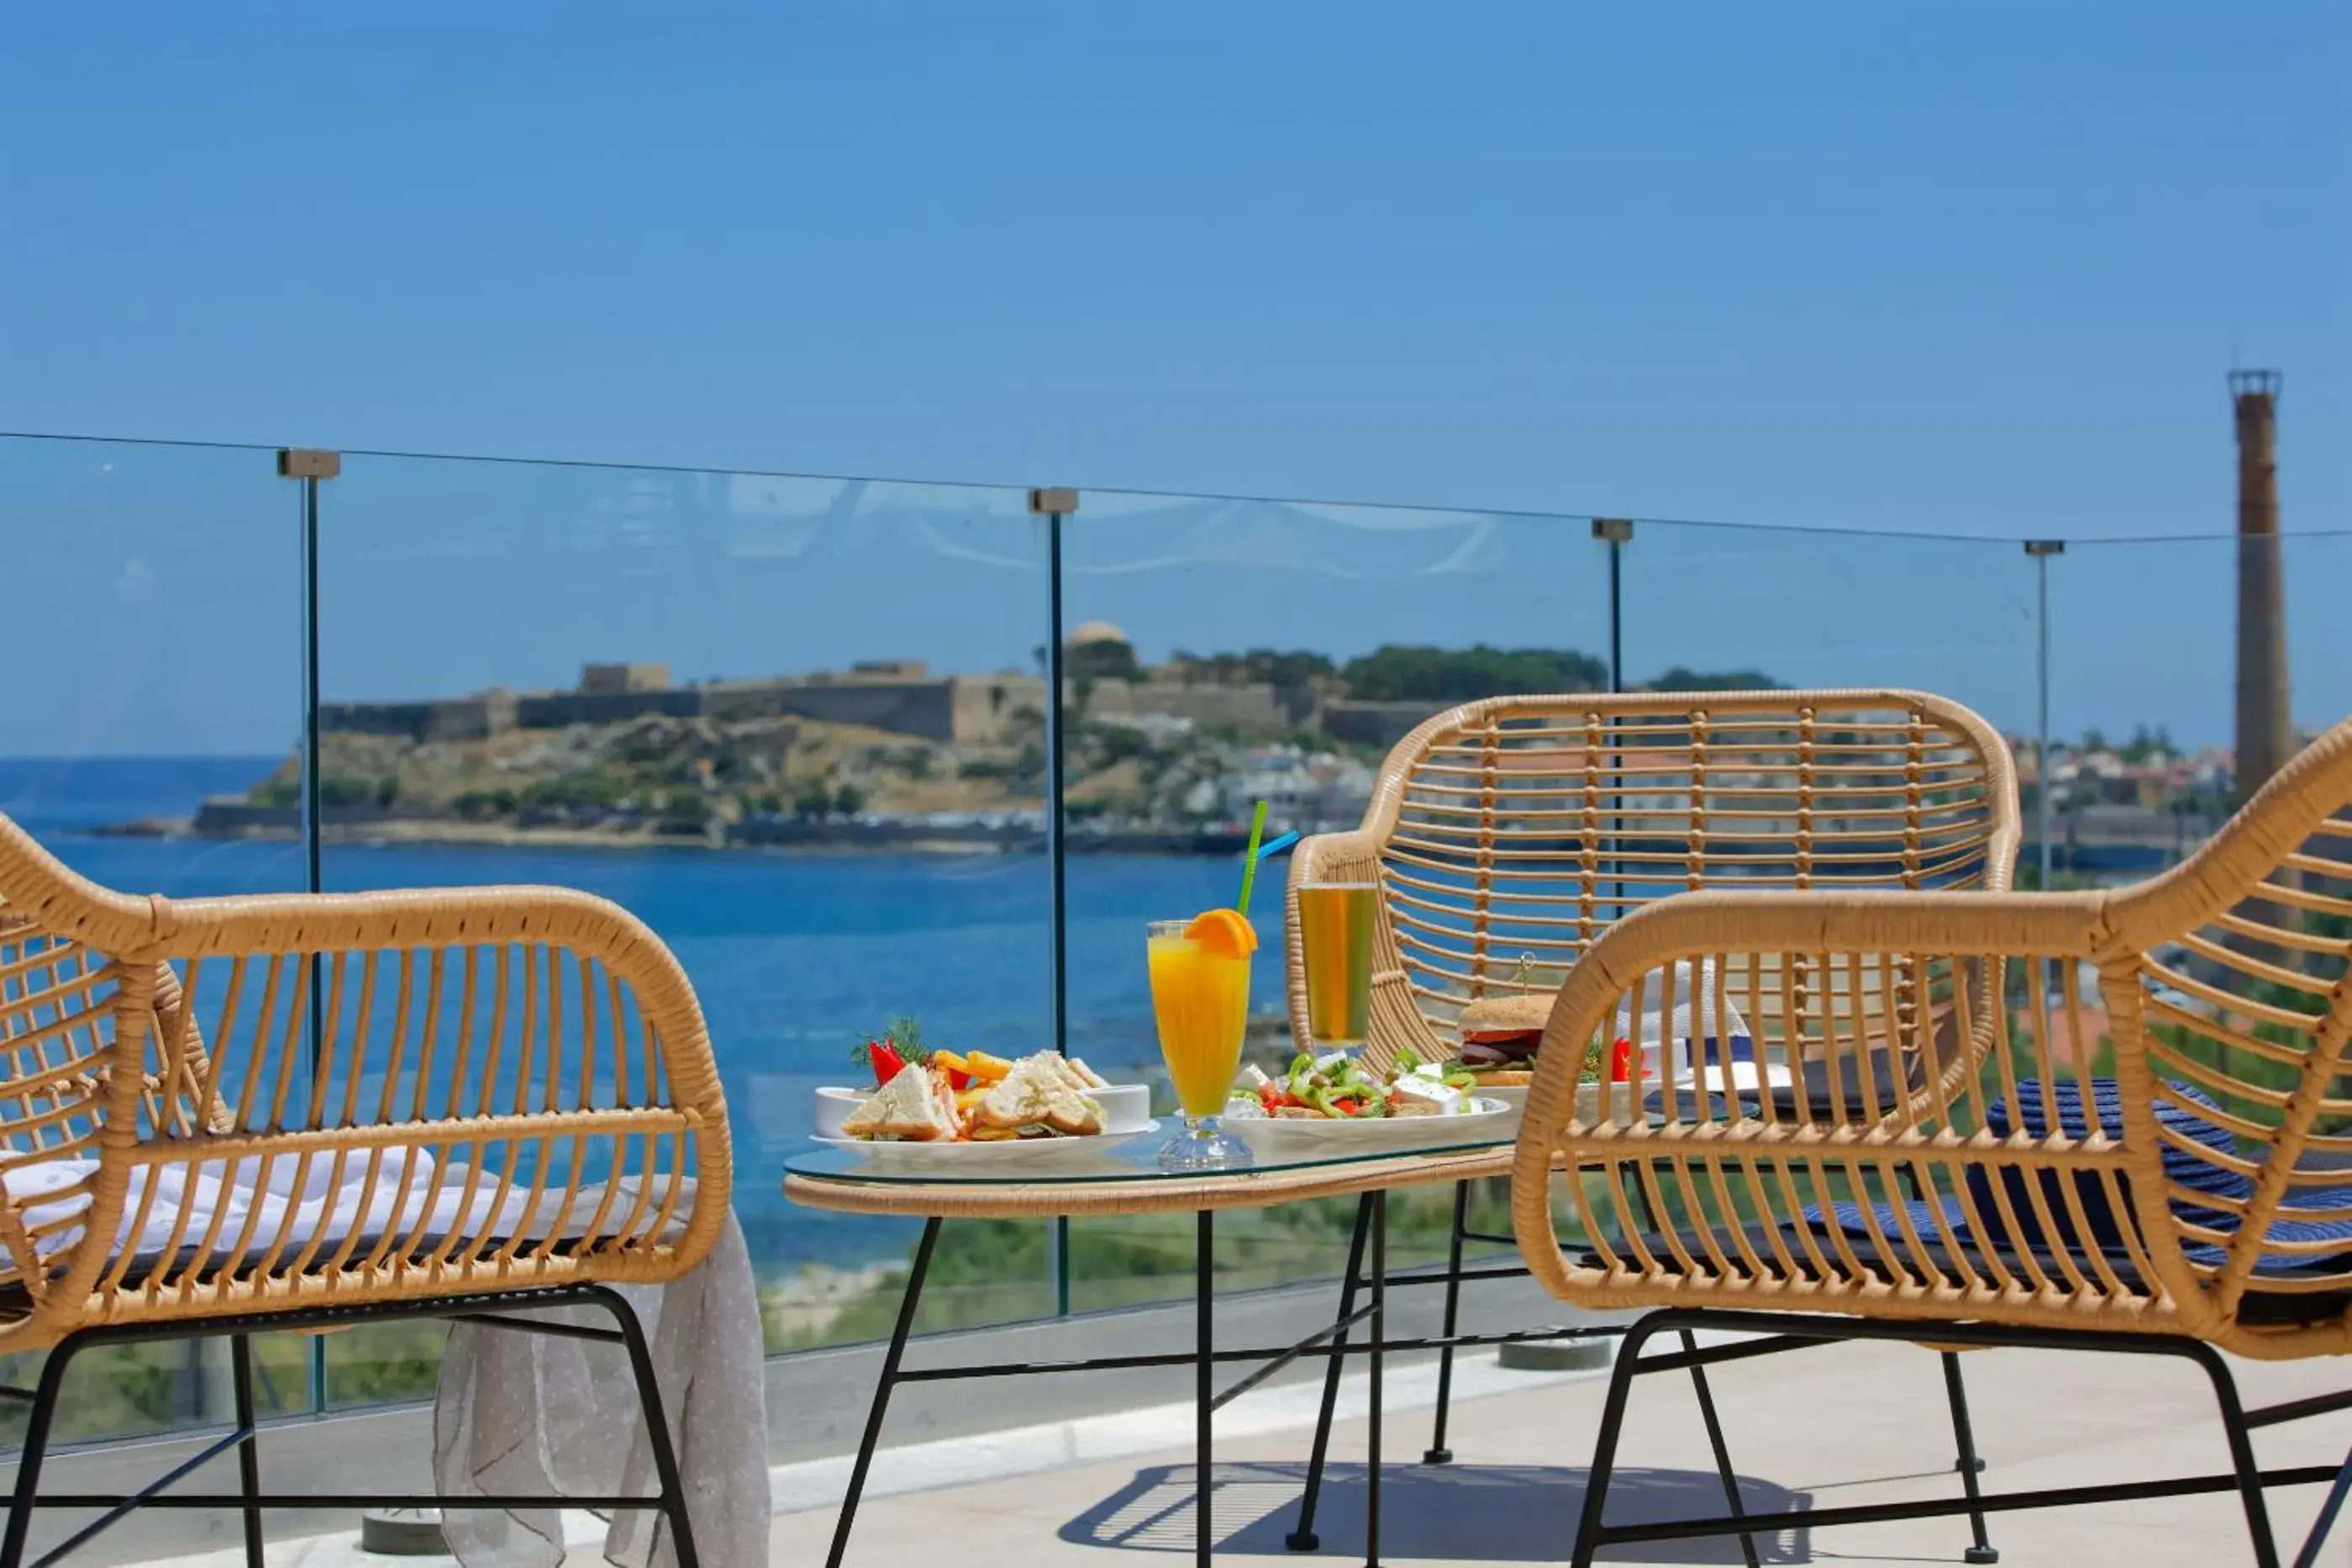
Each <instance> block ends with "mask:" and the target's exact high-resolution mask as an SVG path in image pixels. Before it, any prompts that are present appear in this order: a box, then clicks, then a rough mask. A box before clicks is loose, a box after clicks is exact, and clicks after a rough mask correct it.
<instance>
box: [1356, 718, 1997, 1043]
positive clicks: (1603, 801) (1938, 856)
mask: <svg viewBox="0 0 2352 1568" xmlns="http://www.w3.org/2000/svg"><path fill="white" fill-rule="evenodd" d="M1364 834H1365V836H1366V837H1369V838H1370V840H1372V842H1373V844H1374V846H1375V847H1376V850H1377V855H1378V869H1379V878H1380V882H1381V893H1382V915H1383V923H1382V930H1381V944H1382V948H1383V952H1382V954H1381V962H1379V963H1376V968H1377V969H1378V971H1379V975H1378V978H1377V980H1376V984H1377V985H1378V986H1380V987H1381V989H1382V990H1384V991H1385V992H1387V993H1388V995H1387V997H1386V998H1384V1000H1386V1002H1387V1003H1388V1005H1386V1006H1380V1005H1376V1007H1375V1034H1376V1037H1375V1039H1374V1040H1373V1041H1372V1042H1371V1043H1370V1047H1369V1048H1370V1050H1371V1051H1372V1053H1373V1054H1374V1055H1376V1056H1384V1055H1387V1054H1390V1053H1392V1052H1393V1051H1394V1049H1395V1048H1396V1047H1398V1046H1399V1045H1400V1044H1411V1045H1412V1046H1413V1047H1414V1048H1415V1049H1416V1050H1418V1051H1420V1052H1421V1054H1423V1055H1424V1056H1426V1055H1429V1054H1430V1053H1431V1052H1432V1051H1433V1050H1434V1051H1439V1052H1444V1051H1450V1050H1451V1049H1452V1048H1453V1047H1454V1017H1455V1016H1456V1014H1457V1013H1458V1011H1459V1009H1460V1008H1461V1006H1462V1005H1463V1004H1465V1003H1466V1002H1469V1001H1473V1000H1475V999H1477V998H1479V997H1482V996H1488V995H1494V994H1504V993H1508V992H1511V991H1515V990H1538V991H1551V990H1555V989H1557V988H1558V987H1559V984H1560V983H1561V980H1562V978H1563V977H1564V976H1565V974H1566V973H1567V972H1568V971H1569V969H1570V967H1571V966H1572V965H1573V964H1574V963H1575V962H1576V960H1577V959H1578V958H1579V957H1580V955H1581V954H1582V953H1583V952H1585V951H1586V950H1587V949H1589V948H1590V947H1591V944H1592V943H1593V942H1594V941H1595V940H1597V939H1598V938H1599V937H1600V936H1601V933H1602V932H1604V931H1607V930H1608V929H1609V927H1610V926H1611V925H1612V923H1613V922H1615V921H1618V920H1620V919H1622V918H1623V916H1625V915H1626V914H1628V913H1630V912H1632V911H1633V910H1638V909H1641V908H1643V907H1644V906H1646V905H1648V904H1650V903H1652V902H1654V901H1655V900H1659V899H1662V898H1665V897H1668V896H1671V895H1673V894H1675V893H1680V892H1685V891H1690V890H1693V889H1706V888H1819V889H1856V888H1916V889H1963V888H1994V889H2000V888H2005V887H2007V886H2008V883H2009V876H2010V870H2011V864H2012V862H2013V861H2014V858H2015V856H2016V850H2017V835H2018V815H2017V797H2016V785H2015V782H2014V777H2013V773H2012V770H2011V763H2010V757H2009V752H2008V748H2007V747H2006V746H2005V745H2003V744H2002V742H2001V741H2000V737H1999V736H1998V735H1997V734H1995V733H1994V732H1993V731H1992V730H1991V728H1990V726H1989V725H1987V724H1986V723H1985V722H1984V721H1983V720H1981V719H1979V717H1977V715H1975V714H1974V713H1972V712H1970V711H1969V710H1967V709H1966V708H1963V707H1961V706H1960V705H1958V703H1954V702H1949V701H1947V700H1944V699H1941V698H1937V697H1933V696H1930V695H1927V694H1926V693H1924V692H1913V691H1896V690H1835V691H1831V690H1816V691H1738V692H1699V693H1682V694H1668V693H1633V694H1628V695H1622V696H1595V695H1583V696H1553V697H1505V698H1494V699H1491V700H1486V701H1483V702H1474V703H1469V704H1466V705H1465V706H1463V707H1460V708H1456V709H1454V710H1450V711H1448V712H1445V713H1441V714H1439V715H1437V716H1436V717H1435V718H1433V719H1432V720H1430V721H1428V722H1427V723H1425V724H1423V725H1422V726H1421V727H1420V728H1419V729H1418V730H1416V731H1414V732H1413V733H1412V735H1410V736H1408V737H1407V738H1406V739H1405V740H1404V741H1402V742H1400V743H1399V744H1398V746H1397V747H1396V749H1395V750H1394V752H1391V755H1390V757H1389V760H1388V763H1387V765H1386V766H1385V767H1384V768H1383V770H1382V772H1381V777H1380V781H1379V784H1378V785H1377V787H1376V789H1375V792H1374V795H1373V798H1372V803H1371V806H1370V810H1369V812H1368V813H1367V815H1366V818H1365V823H1364ZM1790 983H1791V984H1800V983H1801V976H1797V975H1791V976H1790ZM1779 991H1780V983H1779V981H1778V980H1777V979H1776V981H1775V985H1774V996H1775V997H1776V998H1777V996H1778V994H1779ZM1408 999H1409V1007H1408V1006H1406V1005H1399V1004H1401V1003H1406V1002H1407V1001H1408ZM1735 1005H1737V1004H1735ZM1773 1005H1778V1003H1777V1000H1776V1001H1775V1002H1774V1004H1773ZM1414 1015H1417V1016H1418V1018H1419V1021H1420V1025H1421V1026H1422V1029H1423V1031H1424V1037H1423V1038H1421V1039H1411V1038H1400V1037H1399V1036H1401V1035H1403V1034H1405V1033H1406V1032H1407V1030H1409V1028H1410V1026H1403V1027H1400V1026H1399V1024H1398V1021H1399V1020H1401V1019H1403V1018H1408V1017H1411V1016H1414ZM1383 1023H1385V1024H1386V1028H1385V1029H1383V1028H1382V1025H1383Z"/></svg>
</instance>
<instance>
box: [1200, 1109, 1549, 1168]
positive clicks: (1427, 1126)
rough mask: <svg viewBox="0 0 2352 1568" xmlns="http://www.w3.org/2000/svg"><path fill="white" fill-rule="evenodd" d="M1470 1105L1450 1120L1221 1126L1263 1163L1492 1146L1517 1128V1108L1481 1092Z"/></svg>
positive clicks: (1340, 1119) (1235, 1121)
mask: <svg viewBox="0 0 2352 1568" xmlns="http://www.w3.org/2000/svg"><path fill="white" fill-rule="evenodd" d="M1470 1105H1471V1109H1470V1110H1467V1111H1465V1112H1462V1113H1461V1114H1459V1115H1454V1116H1369V1117H1354V1116H1318V1117H1316V1118H1315V1119H1314V1120H1313V1121H1308V1120H1307V1118H1305V1117H1303V1116H1240V1117H1227V1118H1226V1119H1225V1120H1224V1121H1223V1127H1224V1130H1225V1131H1228V1132H1231V1133H1233V1134H1234V1136H1235V1137H1237V1138H1239V1139H1241V1140H1242V1142H1244V1143H1247V1144H1248V1145H1249V1146H1250V1148H1251V1149H1252V1150H1253V1151H1255V1152H1257V1153H1258V1154H1261V1155H1263V1156H1265V1158H1267V1159H1276V1158H1281V1159H1290V1160H1307V1159H1313V1158H1315V1157H1316V1156H1317V1155H1321V1154H1346V1153H1349V1152H1354V1151H1357V1150H1361V1149H1380V1150H1391V1149H1393V1150H1396V1151H1398V1152H1403V1151H1405V1150H1409V1149H1436V1148H1444V1147H1447V1146H1450V1145H1453V1144H1457V1143H1484V1142H1496V1141H1499V1140H1501V1139H1504V1138H1507V1137H1509V1136H1510V1135H1511V1131H1512V1129H1513V1128H1515V1127H1516V1126H1517V1124H1518V1117H1519V1108H1518V1107H1514V1106H1509V1105H1506V1104H1504V1103H1503V1102H1502V1101H1501V1100H1494V1099H1490V1098H1488V1097H1487V1096H1486V1095H1483V1094H1482V1095H1480V1096H1478V1097H1477V1098H1475V1099H1474V1100H1471V1102H1470Z"/></svg>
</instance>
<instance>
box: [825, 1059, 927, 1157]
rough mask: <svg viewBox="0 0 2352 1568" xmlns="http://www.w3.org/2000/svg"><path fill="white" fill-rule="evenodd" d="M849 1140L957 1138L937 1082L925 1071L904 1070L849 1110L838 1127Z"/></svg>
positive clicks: (906, 1140) (903, 1140) (913, 1068)
mask: <svg viewBox="0 0 2352 1568" xmlns="http://www.w3.org/2000/svg"><path fill="white" fill-rule="evenodd" d="M841 1131H842V1132H843V1134H844V1135H845V1136H846V1137H850V1138H887V1139H894V1140H897V1141H898V1142H906V1143H933V1142H938V1141H939V1140H940V1139H942V1138H953V1137H954V1136H955V1135H956V1119H955V1113H954V1111H953V1110H950V1108H949V1106H948V1104H947V1102H946V1101H944V1100H941V1099H940V1089H939V1082H938V1080H937V1079H935V1078H934V1077H933V1076H932V1075H931V1073H930V1072H929V1070H927V1069H926V1068H919V1067H910V1068H901V1069H900V1070H899V1072H898V1075H897V1076H896V1077H894V1078H892V1079H890V1081H889V1082H888V1083H886V1084H884V1085H883V1086H882V1087H881V1088H880V1089H877V1090H876V1091H875V1092H874V1095H873V1096H872V1098H870V1099H869V1100H866V1103H865V1104H863V1105H861V1106H859V1107H858V1108H857V1109H856V1110H853V1111H851V1112H850V1113H849V1116H848V1118H847V1120H845V1121H843V1122H842V1124H841Z"/></svg>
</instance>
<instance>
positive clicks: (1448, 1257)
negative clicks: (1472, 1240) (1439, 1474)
mask: <svg viewBox="0 0 2352 1568" xmlns="http://www.w3.org/2000/svg"><path fill="white" fill-rule="evenodd" d="M1469 1220H1470V1184H1469V1183H1467V1182H1456V1183H1454V1236H1453V1238H1452V1239H1451V1240H1449V1241H1448V1242H1447V1243H1446V1247H1445V1329H1444V1336H1445V1338H1446V1339H1448V1340H1451V1339H1453V1338H1454V1321H1455V1314H1456V1311H1457V1310H1458V1309H1459V1308H1460V1306H1461V1304H1462V1233H1463V1232H1464V1231H1465V1230H1466V1229H1467V1228H1468V1227H1469ZM1453 1403H1454V1347H1453V1346H1452V1345H1451V1344H1448V1345H1447V1346H1446V1347H1445V1348H1444V1350H1441V1351H1439V1352H1437V1419H1436V1421H1435V1422H1434V1424H1433V1426H1431V1428H1430V1433H1429V1449H1428V1451H1427V1452H1426V1453H1424V1454H1423V1455H1422V1457H1421V1462H1422V1463H1423V1464H1424V1465H1448V1464H1452V1463H1453V1462H1454V1450H1453V1449H1451V1448H1449V1447H1446V1446H1445V1416H1446V1413H1447V1411H1448V1410H1449V1409H1450V1408H1451V1407H1452V1405H1453Z"/></svg>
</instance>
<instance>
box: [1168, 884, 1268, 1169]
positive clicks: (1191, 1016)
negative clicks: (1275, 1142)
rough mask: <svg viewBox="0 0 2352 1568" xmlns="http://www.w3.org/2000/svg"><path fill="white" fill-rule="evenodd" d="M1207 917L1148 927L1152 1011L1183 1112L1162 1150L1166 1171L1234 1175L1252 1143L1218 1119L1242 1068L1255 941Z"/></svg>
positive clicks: (1245, 929) (1245, 924) (1242, 926)
mask: <svg viewBox="0 0 2352 1568" xmlns="http://www.w3.org/2000/svg"><path fill="white" fill-rule="evenodd" d="M1215 912H1219V913H1224V914H1230V913H1231V911H1215ZM1209 919H1210V917H1208V916H1202V917H1201V918H1199V919H1195V920H1192V921H1152V922H1151V923H1150V927H1149V938H1150V964H1151V1013H1152V1017H1153V1019H1154V1020H1155V1021H1156V1022H1157V1023H1158V1025H1159V1026H1160V1056H1161V1057H1162V1058H1165V1059H1166V1061H1167V1063H1168V1077H1169V1079H1170V1080H1171V1082H1172V1083H1174V1085H1175V1086H1176V1103H1177V1105H1178V1106H1179V1107H1181V1109H1182V1110H1183V1112H1184V1131H1182V1132H1181V1133H1179V1134H1178V1135H1177V1136H1176V1138H1175V1139H1174V1140H1173V1141H1172V1142H1170V1143H1169V1144H1168V1146H1167V1147H1166V1148H1164V1149H1162V1150H1160V1169H1161V1170H1163V1171H1214V1170H1228V1171H1229V1170H1232V1169H1234V1167H1235V1166H1239V1165H1246V1164H1248V1163H1250V1149H1249V1145H1248V1144H1247V1143H1244V1142H1242V1141H1241V1140H1240V1139H1238V1138H1236V1137H1234V1135H1233V1134H1232V1133H1230V1132H1227V1131H1224V1130H1223V1125H1222V1123H1221V1122H1220V1121H1219V1116H1220V1114H1221V1113H1222V1112H1223V1110H1224V1108H1225V1096H1226V1094H1227V1093H1228V1092H1230V1091H1231V1089H1233V1086H1234V1073H1236V1072H1238V1071H1239V1070H1240V1069H1241V1062H1242V1031H1243V1028H1244V1026H1245V1025H1246V1024H1247V1023H1248V1020H1249V977H1250V955H1249V948H1250V947H1252V946H1255V935H1254V934H1252V935H1250V936H1249V937H1248V939H1247V940H1246V942H1243V941H1237V940H1236V939H1235V937H1234V933H1233V930H1232V926H1231V924H1230V922H1225V923H1222V924H1221V925H1220V927H1219V929H1216V930H1208V929H1204V921H1208V920H1209ZM1240 930H1241V931H1243V932H1248V931H1249V927H1248V922H1246V921H1242V922H1240Z"/></svg>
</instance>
